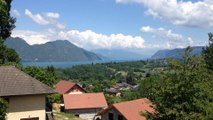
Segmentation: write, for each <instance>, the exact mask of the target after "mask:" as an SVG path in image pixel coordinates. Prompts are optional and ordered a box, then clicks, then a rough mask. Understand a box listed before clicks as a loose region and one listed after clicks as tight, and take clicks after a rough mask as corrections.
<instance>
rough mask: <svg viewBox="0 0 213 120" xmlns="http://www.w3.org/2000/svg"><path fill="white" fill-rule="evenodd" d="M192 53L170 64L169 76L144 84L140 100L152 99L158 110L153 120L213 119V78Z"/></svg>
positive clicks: (187, 50)
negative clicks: (144, 98) (143, 98)
mask: <svg viewBox="0 0 213 120" xmlns="http://www.w3.org/2000/svg"><path fill="white" fill-rule="evenodd" d="M207 49H208V48H207ZM191 51H192V49H191V48H190V47H188V48H186V50H185V55H184V56H183V60H174V59H172V60H169V68H168V69H167V71H169V72H162V73H161V74H158V75H155V76H151V77H149V78H147V79H145V80H144V81H142V83H141V86H140V90H139V91H140V96H141V97H147V98H149V99H150V100H151V101H152V102H153V103H154V104H155V105H156V106H155V109H156V110H157V113H156V114H155V115H150V116H149V118H151V119H156V120H159V119H160V120H161V119H163V120H164V119H181V120H186V119H187V120H188V119H213V102H212V100H213V95H212V90H213V76H212V74H211V73H210V72H209V71H208V69H207V68H206V64H205V61H204V60H203V58H202V57H196V56H192V55H191ZM209 52H210V51H209ZM207 63H208V62H207Z"/></svg>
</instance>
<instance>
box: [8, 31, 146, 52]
mask: <svg viewBox="0 0 213 120" xmlns="http://www.w3.org/2000/svg"><path fill="white" fill-rule="evenodd" d="M12 36H13V37H21V38H23V39H25V40H26V42H27V43H29V44H31V45H32V44H42V43H46V42H48V41H50V40H57V39H61V40H69V41H70V42H72V43H73V44H75V45H77V46H79V47H82V48H85V49H88V50H92V49H99V48H106V49H118V48H121V49H123V48H126V49H128V48H144V39H143V38H142V37H140V36H131V35H123V34H111V35H104V34H99V33H95V32H93V31H91V30H86V31H83V32H80V31H78V30H69V31H57V30H54V29H48V30H46V31H43V32H33V31H25V30H14V31H13V33H12Z"/></svg>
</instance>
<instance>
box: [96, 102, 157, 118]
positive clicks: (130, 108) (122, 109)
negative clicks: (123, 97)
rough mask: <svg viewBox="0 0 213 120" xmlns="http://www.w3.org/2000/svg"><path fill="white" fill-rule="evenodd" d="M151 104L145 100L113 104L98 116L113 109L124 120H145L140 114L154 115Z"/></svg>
mask: <svg viewBox="0 0 213 120" xmlns="http://www.w3.org/2000/svg"><path fill="white" fill-rule="evenodd" d="M152 106H153V105H152V103H151V102H150V101H149V100H148V99H147V98H142V99H137V100H132V101H127V102H121V103H115V104H113V105H111V106H110V107H109V108H107V109H105V110H103V111H102V112H101V113H99V115H102V114H104V113H105V112H107V111H108V110H110V109H112V108H115V109H116V110H117V111H118V112H119V113H120V114H121V115H123V117H124V118H125V119H126V120H146V117H145V116H142V115H141V112H149V113H154V112H155V110H154V108H153V107H152Z"/></svg>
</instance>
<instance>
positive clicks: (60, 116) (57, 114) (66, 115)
mask: <svg viewBox="0 0 213 120" xmlns="http://www.w3.org/2000/svg"><path fill="white" fill-rule="evenodd" d="M55 116H57V117H59V119H63V118H68V119H70V118H76V116H75V115H73V114H70V113H69V114H67V113H63V112H54V117H55ZM57 117H56V118H57Z"/></svg>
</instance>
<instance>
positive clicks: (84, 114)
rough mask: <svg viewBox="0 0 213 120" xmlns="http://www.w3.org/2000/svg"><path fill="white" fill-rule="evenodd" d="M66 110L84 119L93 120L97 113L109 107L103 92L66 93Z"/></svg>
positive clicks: (64, 96)
mask: <svg viewBox="0 0 213 120" xmlns="http://www.w3.org/2000/svg"><path fill="white" fill-rule="evenodd" d="M63 98H64V105H65V112H66V113H72V114H75V115H76V116H79V117H80V118H83V119H89V120H92V119H93V118H94V117H95V115H96V114H97V113H98V112H100V111H102V110H103V109H105V108H107V102H106V99H105V96H104V94H103V93H85V94H64V95H63Z"/></svg>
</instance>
